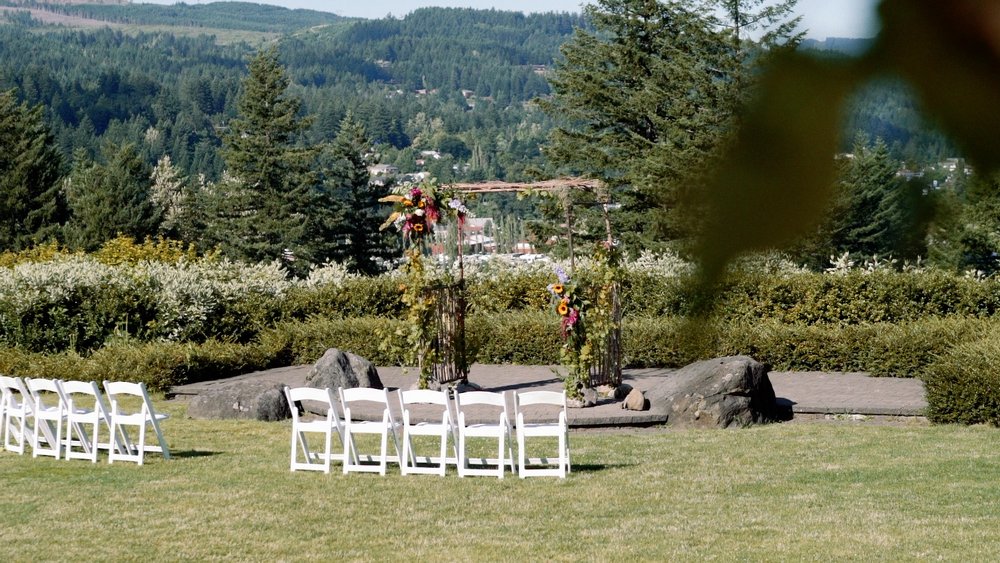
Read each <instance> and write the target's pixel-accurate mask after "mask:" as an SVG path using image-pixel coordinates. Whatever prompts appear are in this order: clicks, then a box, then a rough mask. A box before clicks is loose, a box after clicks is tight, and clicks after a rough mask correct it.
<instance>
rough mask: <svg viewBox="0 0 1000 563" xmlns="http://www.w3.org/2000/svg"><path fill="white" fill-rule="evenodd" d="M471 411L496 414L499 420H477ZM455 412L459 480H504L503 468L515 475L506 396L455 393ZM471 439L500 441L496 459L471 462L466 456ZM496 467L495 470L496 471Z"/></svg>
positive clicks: (481, 393)
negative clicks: (486, 477)
mask: <svg viewBox="0 0 1000 563" xmlns="http://www.w3.org/2000/svg"><path fill="white" fill-rule="evenodd" d="M470 407H475V408H477V409H486V410H490V411H495V412H497V413H498V414H497V415H496V418H490V417H483V416H476V415H475V414H474V413H472V412H469V409H470ZM455 412H457V413H458V424H457V425H456V426H457V428H458V463H457V465H458V476H459V477H465V476H467V475H495V476H497V477H498V478H500V479H503V473H504V466H506V465H509V466H510V470H511V473H513V472H514V452H513V449H512V447H511V446H512V442H513V440H512V439H511V428H510V417H509V415H508V414H507V394H506V393H493V392H489V391H469V392H466V393H455ZM469 438H493V439H496V440H497V458H496V459H493V458H470V457H469V456H468V453H467V446H468V441H469V440H468V439H469ZM494 467H495V468H494Z"/></svg>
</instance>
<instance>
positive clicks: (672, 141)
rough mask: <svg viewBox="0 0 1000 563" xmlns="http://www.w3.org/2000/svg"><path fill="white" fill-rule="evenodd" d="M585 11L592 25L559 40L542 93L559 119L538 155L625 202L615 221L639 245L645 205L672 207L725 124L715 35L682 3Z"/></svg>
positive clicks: (618, 0) (612, 2)
mask: <svg viewBox="0 0 1000 563" xmlns="http://www.w3.org/2000/svg"><path fill="white" fill-rule="evenodd" d="M585 13H586V15H587V16H588V18H589V19H590V20H591V23H592V24H593V27H594V30H593V31H586V30H577V32H576V35H575V36H574V37H573V39H572V40H570V41H569V42H568V43H566V44H565V45H564V46H563V48H562V54H563V56H564V61H563V62H562V63H561V64H559V65H558V66H557V68H556V71H555V73H554V76H553V77H552V78H551V79H550V82H551V85H552V89H553V91H554V95H553V97H552V98H551V99H550V100H543V101H542V102H541V105H542V108H543V109H544V110H545V111H546V112H547V113H548V114H549V115H551V116H552V117H553V118H555V119H556V120H557V123H558V127H557V128H556V129H555V130H554V132H553V133H552V135H551V138H550V140H549V143H548V145H547V146H546V147H545V154H546V156H547V157H548V158H549V161H550V162H551V163H553V164H554V165H556V166H557V167H558V170H559V172H560V173H562V174H571V175H584V176H588V177H591V178H597V179H600V180H602V181H603V182H604V183H605V184H606V185H607V186H608V187H609V188H610V189H611V190H612V193H613V194H614V195H613V198H614V199H616V200H618V201H620V202H622V203H623V204H624V210H623V212H619V213H617V214H616V220H617V222H618V224H617V228H616V230H617V231H618V232H621V233H623V236H625V237H632V238H635V237H636V236H641V238H642V239H643V240H641V241H636V240H633V241H627V242H633V243H635V244H636V245H639V244H643V245H647V244H649V238H650V237H649V235H651V234H652V232H651V231H652V229H650V228H649V223H651V222H653V221H652V219H651V214H650V213H649V212H650V211H651V210H652V209H655V208H670V207H672V203H673V201H674V200H675V199H676V198H677V196H678V193H679V192H680V191H681V190H682V189H683V188H684V187H685V186H686V185H687V180H688V179H689V178H690V177H691V175H692V171H693V170H695V169H697V168H698V167H699V166H700V165H701V164H702V163H703V162H704V161H705V159H706V157H707V156H708V155H710V154H711V153H712V152H713V150H714V149H715V147H716V145H717V143H718V142H719V139H720V137H721V136H722V134H723V133H724V130H725V125H726V122H727V111H726V109H727V108H726V104H725V96H726V82H725V76H721V75H720V72H723V70H720V69H724V65H722V63H721V62H720V57H722V56H723V54H724V53H723V49H722V46H723V42H724V36H723V35H722V34H720V33H717V32H715V31H713V30H712V29H711V24H712V21H710V20H709V19H708V18H707V17H706V16H704V15H702V14H701V13H699V12H696V11H693V10H691V9H689V8H688V4H686V3H684V4H682V3H679V2H658V1H655V0H598V1H597V2H596V3H594V4H591V5H588V6H587V7H586V8H585ZM581 204H583V205H581ZM586 205H589V202H577V204H576V205H575V208H576V209H577V210H580V211H582V208H583V207H584V206H586ZM661 226H664V227H666V228H665V229H663V230H662V232H661V233H660V235H661V237H663V236H667V237H669V236H675V235H676V234H677V232H676V225H675V224H661ZM586 231H589V232H591V233H603V228H600V227H599V226H597V225H595V226H593V227H591V228H586Z"/></svg>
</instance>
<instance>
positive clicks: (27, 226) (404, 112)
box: [0, 0, 1000, 272]
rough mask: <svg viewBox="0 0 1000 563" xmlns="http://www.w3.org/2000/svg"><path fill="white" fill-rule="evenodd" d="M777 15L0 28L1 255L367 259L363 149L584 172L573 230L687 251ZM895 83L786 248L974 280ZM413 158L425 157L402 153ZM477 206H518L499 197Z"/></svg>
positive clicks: (964, 239)
mask: <svg viewBox="0 0 1000 563" xmlns="http://www.w3.org/2000/svg"><path fill="white" fill-rule="evenodd" d="M706 6H714V7H717V8H721V11H720V12H706V10H704V9H703V8H704V7H706ZM793 6H794V0H788V1H784V2H776V3H771V4H768V5H764V6H763V7H762V5H761V4H760V3H759V2H753V1H748V0H706V1H705V2H694V1H686V2H648V1H640V0H601V1H599V2H596V3H594V4H592V5H590V6H589V7H588V8H587V9H586V10H585V12H584V14H583V15H579V16H578V15H571V14H538V15H532V16H525V15H522V14H516V13H509V12H498V11H495V10H459V9H422V10H417V11H415V12H414V13H412V14H411V15H409V16H407V17H406V18H402V19H395V18H386V19H382V20H370V21H356V22H348V23H344V22H341V23H338V24H337V25H333V26H329V27H325V28H320V29H315V30H308V31H301V32H299V33H295V34H289V35H286V36H284V37H282V38H281V39H280V40H279V41H277V42H276V43H275V44H274V45H273V46H272V47H267V48H264V49H256V48H255V47H253V46H251V45H249V44H246V43H234V44H227V45H221V44H218V43H217V42H216V41H215V40H214V39H213V38H212V37H210V36H201V37H195V38H192V37H181V36H176V35H172V34H169V33H162V32H157V33H146V32H138V33H134V34H126V33H123V32H120V31H114V30H111V29H101V30H94V31H65V30H63V31H59V30H48V31H46V32H45V33H37V30H35V29H34V28H29V27H28V26H26V25H23V24H24V22H20V21H15V22H14V23H11V24H8V25H0V56H2V57H3V58H4V60H5V61H7V62H8V64H5V65H3V66H0V89H2V90H3V91H4V92H5V93H4V94H3V96H4V98H3V100H4V103H3V111H4V113H3V115H2V117H3V119H4V120H6V121H8V122H10V123H12V124H14V125H12V126H11V127H10V128H8V129H5V130H4V132H3V135H4V136H5V138H4V139H3V142H4V145H3V146H5V147H7V146H11V147H13V146H19V145H18V143H22V144H23V143H29V144H31V146H32V147H35V148H33V149H32V150H26V151H24V152H18V153H17V156H16V157H15V156H14V155H12V154H11V155H5V158H7V159H8V160H7V162H5V163H4V164H3V170H5V171H6V170H11V171H13V172H12V173H10V174H7V176H6V179H5V184H6V185H7V186H9V187H8V188H5V192H4V197H5V198H7V199H8V200H9V201H12V202H13V201H15V200H16V202H17V203H11V205H10V206H8V207H6V208H5V209H7V210H9V213H7V215H8V218H7V219H6V226H5V227H4V229H3V232H5V233H6V234H4V235H3V240H0V248H4V249H12V250H16V249H20V248H24V247H25V246H27V245H29V244H31V243H32V242H35V241H43V240H50V239H51V238H53V237H55V238H58V239H59V240H61V241H64V242H65V243H67V244H71V245H73V246H76V247H80V248H93V247H94V246H95V245H98V244H100V242H102V240H106V238H110V237H113V236H115V235H116V234H118V233H119V232H121V233H126V234H130V235H133V236H136V237H139V238H141V237H143V236H148V235H163V236H171V237H177V238H180V239H182V240H188V241H199V243H200V244H202V245H206V246H219V247H220V248H224V249H226V250H227V252H229V253H230V254H231V255H232V256H234V257H238V258H241V259H250V260H259V259H274V258H276V257H279V256H285V257H286V258H287V259H288V260H289V264H293V263H292V262H291V258H295V259H296V263H295V264H297V265H295V266H294V267H295V268H305V267H307V265H308V264H310V263H321V262H323V261H325V260H330V259H337V260H348V261H351V263H352V264H353V267H354V268H355V269H357V270H358V271H365V272H374V271H377V269H378V267H379V264H383V263H384V262H383V261H384V260H385V259H387V258H388V256H387V255H386V253H384V252H382V251H381V250H380V249H392V247H393V245H392V243H391V241H388V240H385V239H382V238H380V237H379V236H378V235H377V234H376V233H373V232H372V231H371V230H367V231H366V230H365V229H368V228H369V227H362V226H361V225H366V224H367V223H368V218H370V217H375V216H377V215H378V214H379V210H378V208H377V206H375V205H374V202H375V200H377V197H378V195H379V193H377V192H378V190H376V189H375V188H373V187H371V186H367V184H366V178H367V170H366V167H367V166H369V165H371V164H373V163H374V162H376V161H379V162H383V163H390V164H395V165H396V166H398V167H399V168H400V169H401V171H402V172H416V171H418V170H424V171H428V172H430V174H431V175H433V176H434V177H436V178H437V179H438V180H440V181H443V182H449V181H454V180H463V181H476V180H487V179H507V180H518V181H521V180H526V179H532V178H537V177H544V176H548V177H551V176H555V175H562V174H583V175H588V176H592V177H596V178H600V179H603V180H604V181H605V183H606V184H607V185H608V186H609V187H610V191H609V192H608V193H604V194H577V195H574V196H573V198H575V201H573V202H571V203H573V205H574V210H575V212H576V213H577V214H578V215H579V216H578V217H577V221H576V223H575V224H576V225H577V229H578V231H579V232H578V233H576V234H577V235H578V236H579V239H578V240H582V241H587V240H588V239H589V240H590V241H596V240H598V239H600V238H601V237H602V236H603V232H604V229H603V225H602V223H603V217H601V209H602V208H604V206H608V207H607V208H608V209H611V210H612V212H611V213H610V215H609V217H610V219H611V220H612V221H613V223H614V227H615V231H616V232H617V233H619V235H618V236H619V237H620V239H621V243H622V244H623V245H624V246H625V247H626V250H627V251H629V252H631V253H633V254H635V253H638V251H640V250H641V249H656V248H664V247H668V246H669V247H674V248H681V249H683V248H684V244H685V241H687V240H688V239H689V237H690V236H691V232H692V229H694V228H695V227H696V225H695V224H696V223H697V222H698V217H697V213H692V212H691V211H690V210H691V209H698V207H697V206H695V207H691V206H681V205H679V203H681V202H690V201H696V200H697V197H698V193H697V187H698V186H699V185H700V176H701V175H702V174H703V173H705V172H706V170H707V169H708V168H710V167H711V166H712V162H713V159H714V158H716V157H717V156H718V155H719V154H721V153H722V152H724V151H725V149H726V147H727V143H728V142H729V139H730V138H731V134H732V132H733V131H735V130H738V129H739V127H740V125H741V124H740V116H741V108H742V107H743V105H744V104H745V103H746V100H747V99H748V98H749V97H750V96H751V95H752V93H753V92H754V90H755V88H756V83H755V77H756V76H757V75H758V70H757V69H758V68H759V67H760V65H762V64H764V63H765V62H766V61H767V59H768V58H769V57H770V56H771V55H772V54H774V53H779V52H782V51H785V50H789V49H795V48H797V46H798V40H799V39H800V36H799V35H798V34H797V32H796V31H795V27H794V24H795V21H794V18H791V17H790V14H791V8H792V7H793ZM115 9H120V10H128V9H129V7H128V6H124V7H115ZM144 9H154V8H153V7H152V6H150V7H147V8H144ZM219 9H225V6H219ZM715 13H718V14H721V15H706V14H715ZM248 59H249V61H250V62H249V64H248V63H247V61H248ZM265 84H268V85H269V86H268V87H267V88H265ZM463 90H464V92H463ZM255 96H256V98H255ZM268 96H270V98H268ZM907 96H908V94H907V92H906V91H905V90H904V89H903V88H900V87H898V86H897V85H896V84H895V83H891V82H889V83H884V84H877V85H875V86H874V87H873V88H872V89H871V90H866V91H865V92H864V93H862V95H859V96H858V97H857V98H856V100H857V102H856V103H855V105H854V110H853V111H852V112H850V113H849V115H850V116H851V117H850V118H849V119H848V120H847V125H846V129H847V130H849V131H851V132H853V131H855V130H860V131H861V132H862V135H861V136H858V137H856V138H855V137H854V136H853V135H852V134H848V135H845V141H844V145H843V147H842V148H843V150H844V151H845V152H850V153H852V154H853V155H854V157H853V158H846V157H845V158H844V159H843V160H842V164H843V166H842V173H841V174H840V181H839V183H838V186H839V187H838V190H840V193H841V195H840V196H839V199H838V203H837V205H838V207H837V211H836V212H835V213H832V214H831V221H830V223H829V224H828V225H824V226H823V227H822V228H821V229H820V230H819V231H818V232H817V233H816V236H815V237H813V238H811V239H810V240H808V241H805V242H804V243H802V244H801V245H799V247H797V248H795V249H792V253H793V256H794V257H795V258H796V259H797V260H798V261H800V262H807V263H809V264H810V265H812V266H813V267H816V268H821V267H823V265H824V262H825V261H826V260H827V259H828V258H829V256H830V255H833V254H839V253H841V252H845V251H853V252H863V253H893V254H894V255H895V256H897V257H900V258H915V257H916V256H922V257H927V256H931V257H932V258H934V259H936V260H938V261H940V262H941V263H942V264H947V265H949V266H950V267H956V268H964V267H976V268H977V269H983V268H984V267H985V268H986V270H985V271H992V269H991V268H992V266H990V265H991V264H992V263H993V262H995V260H993V261H992V262H991V260H990V259H989V256H990V253H993V252H995V251H996V250H997V249H1000V242H998V240H997V239H998V237H997V236H996V233H995V227H994V226H993V225H991V224H990V221H991V220H994V219H995V218H996V213H994V212H993V211H992V209H993V208H994V207H995V204H994V203H993V197H994V195H993V194H994V193H995V192H996V188H995V182H991V180H990V179H989V178H979V177H976V176H972V177H966V176H965V175H963V174H959V175H955V174H944V173H942V172H935V171H933V170H929V172H928V173H927V174H925V175H923V177H920V178H917V179H915V180H911V181H904V180H902V179H900V178H899V177H897V176H896V172H898V170H899V169H901V168H902V167H903V166H904V165H906V166H909V167H911V168H914V169H922V168H923V167H924V165H926V164H928V163H930V162H937V161H938V160H940V158H941V157H942V156H943V155H946V154H949V152H950V145H949V144H948V143H947V140H946V139H945V138H944V137H943V136H942V135H940V134H937V133H933V132H930V133H926V131H927V128H926V127H925V126H924V125H923V124H922V123H920V122H919V120H917V119H916V118H915V117H913V116H914V115H915V112H914V110H913V107H914V106H913V103H912V101H910V100H908V98H907ZM268 100H270V101H268ZM279 101H280V102H281V103H280V104H279V103H278V102H279ZM269 104H271V105H269ZM277 108H283V110H282V113H281V114H280V115H275V116H271V118H268V119H262V114H261V112H265V110H267V111H274V110H276V109H277ZM265 113H266V112H265ZM278 117H280V119H278ZM274 128H277V129H274ZM29 140H30V142H29ZM255 143H256V144H255ZM359 148H363V149H364V150H358V149H359ZM422 151H436V153H437V156H439V157H435V158H426V159H423V160H424V161H425V162H424V164H423V165H422V166H421V165H418V164H417V161H418V159H420V158H421V152H422ZM7 152H12V151H7ZM831 158H832V155H831ZM904 159H906V160H905V161H904ZM22 160H23V161H24V162H20V161H22ZM26 170H32V172H31V173H30V174H29V173H26V172H25V173H22V172H21V171H26ZM18 178H21V180H18ZM363 178H364V179H365V181H362V179H363ZM935 181H937V184H935ZM946 185H947V187H948V189H946V190H942V189H940V188H942V187H944V186H946ZM15 186H16V187H15ZM553 203H554V202H553ZM490 206H491V207H490V209H491V212H493V210H495V211H496V212H497V213H498V214H500V215H503V214H504V213H505V212H510V213H513V212H515V210H516V211H517V212H518V213H524V212H525V210H524V206H523V205H521V204H519V203H515V202H512V201H509V200H508V201H504V200H498V201H494V202H492V203H491V204H490ZM542 207H543V208H545V207H547V208H548V212H549V213H550V215H551V218H550V220H549V221H535V222H533V224H529V225H528V227H529V228H528V230H529V231H530V232H531V233H533V234H534V236H535V237H536V239H537V240H538V241H540V242H541V243H543V244H544V243H547V242H548V241H550V240H552V239H551V235H556V234H558V233H559V229H558V228H556V227H557V225H558V223H559V222H561V221H562V220H563V215H562V214H563V210H562V203H560V204H559V205H548V206H546V205H543V206H542ZM931 207H933V208H934V209H937V210H946V211H947V212H946V213H938V212H933V213H932V212H930V211H927V209H929V208H931ZM557 208H558V209H557ZM682 209H683V210H685V211H680V210H682ZM557 213H558V216H557V215H556V214H557ZM358 217H364V218H365V219H364V220H358V219H357V218H358ZM914 226H916V227H915V229H916V230H915V231H914V230H913V229H914ZM352 229H358V230H356V231H354V230H352ZM904 232H916V233H917V234H916V235H914V236H908V237H902V235H901V233H904ZM932 243H933V244H932ZM557 245H558V243H557ZM552 250H553V251H555V252H558V251H559V249H558V247H557V248H554V249H552ZM984 256H985V257H984Z"/></svg>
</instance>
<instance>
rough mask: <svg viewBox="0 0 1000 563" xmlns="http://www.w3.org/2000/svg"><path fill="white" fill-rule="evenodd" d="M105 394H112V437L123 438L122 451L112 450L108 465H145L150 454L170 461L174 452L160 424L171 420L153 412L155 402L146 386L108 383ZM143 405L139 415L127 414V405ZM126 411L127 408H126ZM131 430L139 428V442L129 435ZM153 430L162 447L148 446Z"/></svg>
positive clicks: (110, 450)
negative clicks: (129, 429)
mask: <svg viewBox="0 0 1000 563" xmlns="http://www.w3.org/2000/svg"><path fill="white" fill-rule="evenodd" d="M104 391H105V392H106V393H107V394H108V401H109V402H110V403H111V416H110V419H111V436H112V437H117V436H119V433H121V436H122V448H121V450H122V451H117V448H109V449H108V463H114V462H115V461H118V460H121V461H134V462H136V463H138V464H139V465H142V462H143V458H144V457H145V453H146V452H158V453H160V454H162V455H163V459H170V448H168V447H167V441H166V440H165V439H164V438H163V432H162V431H161V430H160V421H161V420H165V419H167V418H169V416H168V415H167V414H165V413H158V412H156V410H155V409H154V408H153V401H151V400H150V399H149V392H148V391H146V384H145V383H142V382H140V383H130V382H126V381H105V382H104ZM123 401H125V402H128V401H132V403H135V402H140V403H141V404H140V405H139V410H138V411H132V412H130V411H128V410H125V408H127V405H123V404H122V402H123ZM123 407H124V408H123ZM128 427H135V429H136V430H135V432H136V434H137V435H138V440H134V439H132V434H131V433H129V432H128V430H127V428H128ZM147 427H151V428H152V429H153V432H154V433H155V434H156V440H157V442H158V444H159V445H147V444H146V428H147Z"/></svg>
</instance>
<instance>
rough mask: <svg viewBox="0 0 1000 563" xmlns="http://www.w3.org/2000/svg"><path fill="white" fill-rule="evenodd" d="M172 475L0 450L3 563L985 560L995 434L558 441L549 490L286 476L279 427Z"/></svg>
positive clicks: (999, 525) (226, 445) (250, 431)
mask: <svg viewBox="0 0 1000 563" xmlns="http://www.w3.org/2000/svg"><path fill="white" fill-rule="evenodd" d="M157 404H158V407H159V408H162V409H163V410H165V411H167V412H170V413H171V415H172V418H171V419H169V420H167V421H166V422H165V423H163V431H164V433H165V434H166V437H167V440H168V442H169V443H170V445H171V448H172V450H173V453H174V456H175V458H174V459H171V460H170V461H164V460H163V459H162V458H160V457H159V456H156V455H153V456H151V457H147V462H146V465H144V466H143V467H138V466H136V465H134V464H128V463H115V464H114V465H108V464H107V462H106V460H105V459H101V461H99V462H98V464H97V465H92V464H90V463H89V462H86V461H79V460H74V461H65V460H54V459H51V458H37V459H32V458H31V456H30V454H29V455H26V456H18V455H16V454H12V453H9V452H0V475H2V480H3V485H2V489H0V491H2V492H0V560H3V561H16V560H23V561H28V560H32V561H37V560H80V559H91V560H92V559H97V560H126V559H127V560H177V559H196V560H205V559H235V560H266V561H273V560H307V559H318V560H342V559H348V560H387V559H393V560H400V559H416V560H437V559H444V560H518V561H521V560H548V559H557V560H576V559H590V560H677V559H681V560H694V559H705V558H719V559H724V560H732V559H741V560H742V559H750V560H800V559H814V560H842V559H865V560H871V559H891V560H907V559H910V560H912V559H939V558H941V559H962V560H987V559H993V558H995V556H996V554H998V553H1000V478H998V476H1000V434H998V431H997V430H996V429H992V428H985V427H971V428H970V427H952V426H942V427H928V426H876V425H863V424H860V425H859V424H851V423H837V424H824V423H795V424H777V425H771V426H766V427H758V428H752V429H745V430H714V431H676V430H670V431H642V432H636V431H627V430H626V431H622V432H620V433H616V432H599V433H593V432H590V433H574V434H573V435H572V436H571V441H572V447H573V462H574V468H573V473H572V475H571V476H570V477H569V478H568V479H566V480H559V479H554V478H535V479H529V480H520V479H517V478H516V477H510V476H508V477H507V478H506V479H504V480H502V481H501V480H497V479H495V478H487V477H477V478H466V479H459V478H458V476H457V475H456V474H455V471H454V469H449V474H448V476H447V477H444V478H441V477H436V476H429V475H418V476H407V477H403V476H401V475H399V470H398V468H397V467H395V466H391V467H390V474H389V475H387V476H386V477H379V476H378V475H356V474H352V475H349V476H344V475H341V474H340V473H339V466H335V472H334V473H331V474H330V475H324V474H322V473H312V472H297V473H291V472H289V470H288V453H289V452H288V448H289V438H290V436H289V430H290V426H291V423H290V422H286V423H257V422H206V421H194V420H186V419H185V418H184V408H185V406H184V405H183V404H179V403H169V402H159V401H158V403H157Z"/></svg>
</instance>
